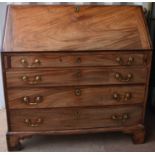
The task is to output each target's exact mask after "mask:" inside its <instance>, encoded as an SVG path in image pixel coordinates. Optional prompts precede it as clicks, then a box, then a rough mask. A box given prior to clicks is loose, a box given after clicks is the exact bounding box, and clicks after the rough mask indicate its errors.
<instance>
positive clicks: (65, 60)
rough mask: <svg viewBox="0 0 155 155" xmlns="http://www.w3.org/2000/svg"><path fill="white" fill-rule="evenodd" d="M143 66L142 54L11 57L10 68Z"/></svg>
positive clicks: (143, 58)
mask: <svg viewBox="0 0 155 155" xmlns="http://www.w3.org/2000/svg"><path fill="white" fill-rule="evenodd" d="M144 64H145V55H144V54H134V53H130V54H129V53H126V54H123V53H119V52H118V53H117V54H116V53H111V54H110V53H109V52H108V53H102V54H96V52H95V53H93V52H91V53H87V54H85V53H82V54H68V53H67V54H35V55H31V56H30V55H24V54H23V55H22V56H21V55H20V56H19V55H16V56H11V67H12V68H41V67H70V66H135V65H136V66H137V65H144Z"/></svg>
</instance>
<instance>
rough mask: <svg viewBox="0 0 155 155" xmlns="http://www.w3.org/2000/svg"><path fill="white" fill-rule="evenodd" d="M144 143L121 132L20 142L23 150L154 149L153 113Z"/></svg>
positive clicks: (1, 133) (1, 144)
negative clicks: (134, 142) (135, 142)
mask: <svg viewBox="0 0 155 155" xmlns="http://www.w3.org/2000/svg"><path fill="white" fill-rule="evenodd" d="M147 119H148V121H147V122H148V125H147V126H148V129H149V130H148V132H147V140H146V143H145V144H138V145H135V144H133V143H132V141H131V137H130V136H128V135H125V134H122V133H101V134H89V135H69V136H34V137H32V138H30V139H26V140H24V141H23V142H22V144H23V145H24V149H23V150H21V151H23V152H26V151H29V152H33V151H37V152H40V151H42V152H66V151H68V152H72V151H74V152H86V151H87V152H109V151H110V152H114V151H115V152H122V151H125V152H129V151H134V152H136V151H139V152H141V151H144V152H146V151H153V152H154V151H155V114H153V113H151V114H149V115H148V118H147ZM6 130H7V127H6V116H5V110H0V151H1V152H2V151H4V152H5V151H7V146H6V139H5V133H6Z"/></svg>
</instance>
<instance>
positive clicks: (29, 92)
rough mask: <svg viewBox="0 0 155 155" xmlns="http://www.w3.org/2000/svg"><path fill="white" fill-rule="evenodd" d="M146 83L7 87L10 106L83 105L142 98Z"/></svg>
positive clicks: (113, 102)
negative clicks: (127, 85) (103, 85)
mask: <svg viewBox="0 0 155 155" xmlns="http://www.w3.org/2000/svg"><path fill="white" fill-rule="evenodd" d="M144 96H145V87H144V86H129V87H125V86H123V87H114V86H113V87H112V86H108V87H96V86H95V87H68V88H67V87H56V88H40V89H39V88H35V89H34V88H32V89H31V88H29V89H27V88H22V89H14V88H13V89H9V90H8V103H9V108H10V109H22V108H53V107H83V106H104V105H119V104H138V103H143V102H144Z"/></svg>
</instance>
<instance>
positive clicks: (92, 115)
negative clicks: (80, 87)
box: [10, 106, 142, 132]
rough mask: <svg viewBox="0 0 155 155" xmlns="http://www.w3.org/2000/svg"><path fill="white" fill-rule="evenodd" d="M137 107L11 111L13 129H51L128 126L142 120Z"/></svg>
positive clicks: (140, 111) (140, 110) (139, 109)
mask: <svg viewBox="0 0 155 155" xmlns="http://www.w3.org/2000/svg"><path fill="white" fill-rule="evenodd" d="M141 119H142V109H141V107H138V106H127V107H115V108H114V107H113V108H101V107H100V108H64V109H63V108H60V109H59V108H58V109H41V110H37V109H29V110H11V111H10V121H11V130H12V131H22V132H24V131H50V130H66V129H84V128H101V127H106V128H108V127H125V126H131V125H136V124H138V123H140V122H141Z"/></svg>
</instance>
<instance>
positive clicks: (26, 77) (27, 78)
mask: <svg viewBox="0 0 155 155" xmlns="http://www.w3.org/2000/svg"><path fill="white" fill-rule="evenodd" d="M21 79H22V80H23V81H24V82H27V83H28V84H37V83H38V82H39V81H41V76H40V75H36V76H34V78H33V80H32V81H30V80H29V77H28V76H26V75H24V76H22V77H21Z"/></svg>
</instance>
